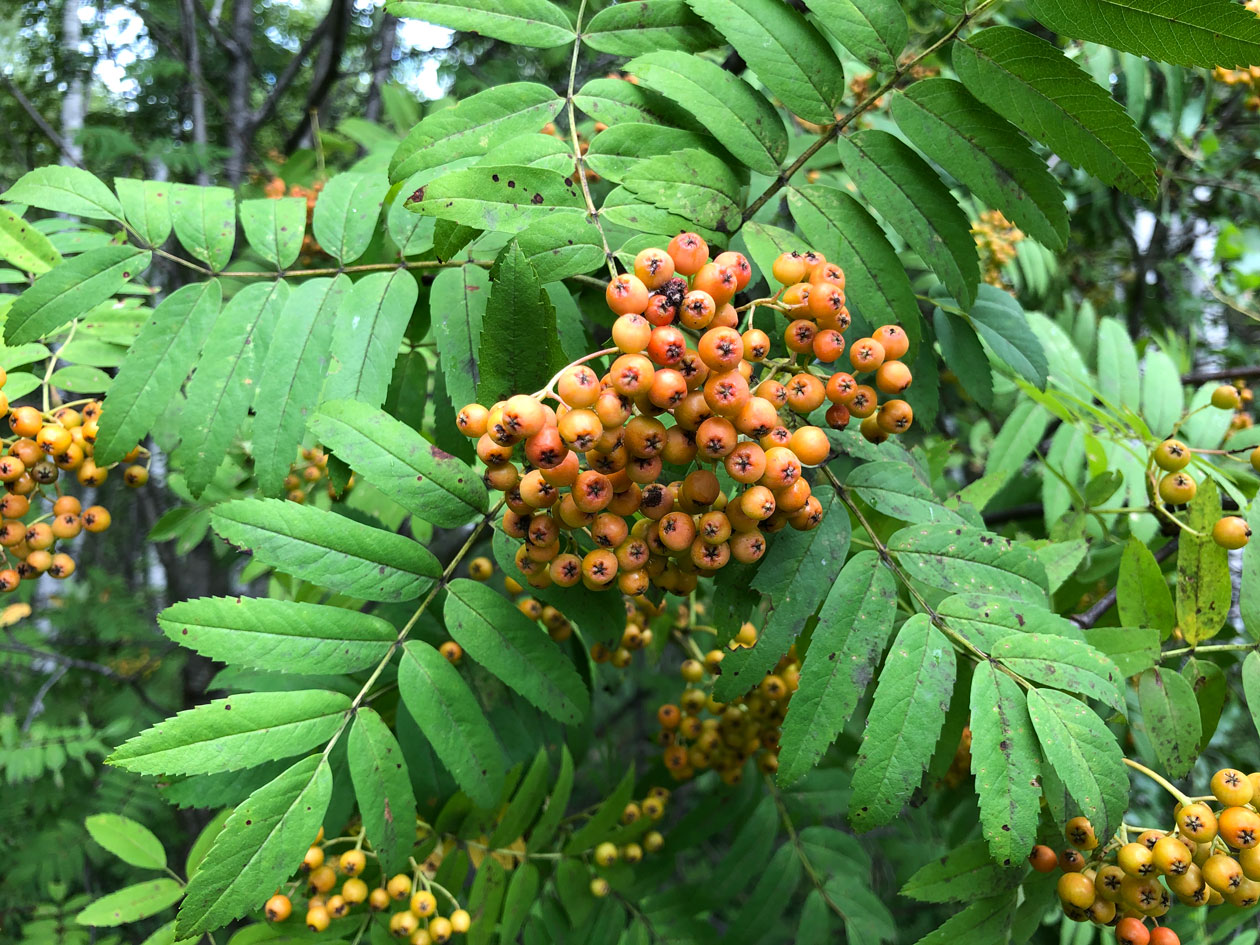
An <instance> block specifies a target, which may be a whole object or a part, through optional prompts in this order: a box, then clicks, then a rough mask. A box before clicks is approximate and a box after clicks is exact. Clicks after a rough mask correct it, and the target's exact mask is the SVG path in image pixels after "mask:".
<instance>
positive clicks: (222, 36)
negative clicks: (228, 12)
mask: <svg viewBox="0 0 1260 945" xmlns="http://www.w3.org/2000/svg"><path fill="white" fill-rule="evenodd" d="M190 2H191V4H192V7H193V9H194V10H195V11H196V13H197V16H198V17H199V18H200V19H201V22H203V23H205V24H206V28H207V29H208V30H210V35H211V36H213V37H214V41H215V42H216V43H218V44H219V45H220V46H222V47H223V48H224V49H225V50H227V54H228V55H229V56H231V57H232V58H233V59H240V58H241V56H242V55H243V52H242V50H241V47H240V45H239V44H238V43H237V42H236V40H234V39H233V38H232V37H231V36H228V35H227V34H226V33H225V32H223V30H221V29H219V21H218V18H217V17H212V16H211V15H210V14H209V13H208V12H207V11H206V8H205V7H204V6H202V5H201V0H190Z"/></svg>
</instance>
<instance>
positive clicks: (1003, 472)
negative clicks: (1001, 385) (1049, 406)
mask: <svg viewBox="0 0 1260 945" xmlns="http://www.w3.org/2000/svg"><path fill="white" fill-rule="evenodd" d="M942 353H944V351H942ZM1050 419H1051V418H1050V414H1049V413H1047V412H1046V410H1045V409H1044V408H1043V407H1041V406H1039V405H1038V404H1035V403H1033V402H1032V401H1022V402H1021V403H1019V404H1018V405H1017V406H1016V407H1015V409H1014V410H1012V411H1011V415H1010V416H1009V417H1007V418H1006V422H1005V423H1003V424H1002V429H1001V430H1000V431H999V432H998V435H997V437H996V439H994V441H993V445H992V446H991V447H990V448H989V455H988V456H987V457H985V463H984V475H983V476H981V477H980V478H979V479H977V480H975V481H974V482H970V483H968V484H967V485H966V486H964V487H963V488H962V489H961V490H960V491H959V493H958V497H959V498H960V499H962V500H963V501H964V502H970V503H971V504H972V505H974V506H975V507H976V508H977V509H984V508H985V507H986V506H988V504H989V503H990V502H992V501H993V499H994V498H996V497H997V494H998V493H999V492H1001V491H1002V489H1003V488H1005V487H1006V485H1007V484H1008V483H1009V482H1010V481H1011V480H1012V479H1013V478H1014V477H1015V475H1016V473H1018V472H1020V470H1022V469H1023V468H1024V461H1025V460H1027V459H1028V456H1029V455H1030V454H1031V453H1032V451H1033V450H1035V449H1036V448H1037V444H1039V443H1040V442H1041V438H1042V436H1044V435H1045V432H1046V428H1047V427H1048V426H1049V425H1050ZM906 521H909V519H907V520H906Z"/></svg>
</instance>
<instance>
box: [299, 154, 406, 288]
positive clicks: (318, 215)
mask: <svg viewBox="0 0 1260 945" xmlns="http://www.w3.org/2000/svg"><path fill="white" fill-rule="evenodd" d="M389 183H390V182H389V181H388V180H386V178H385V175H384V174H381V173H379V172H376V173H370V172H363V171H351V172H348V173H344V174H336V175H334V176H333V177H332V178H331V179H330V180H329V181H328V184H327V186H325V187H324V189H323V190H322V191H321V192H320V195H319V200H317V201H316V202H315V212H314V213H313V214H312V215H311V233H312V235H313V236H314V237H315V240H316V242H318V243H319V245H320V248H321V249H322V250H323V251H324V252H326V253H328V255H330V256H332V257H333V258H334V259H336V260H337V261H339V262H340V263H341V264H342V265H343V266H344V265H346V264H347V263H352V262H354V261H355V260H356V259H358V258H359V257H360V256H362V255H363V253H364V251H365V250H366V249H367V247H368V243H370V242H371V241H372V237H373V236H374V235H375V234H376V221H377V220H378V219H379V218H380V215H381V205H382V204H383V203H384V202H385V195H386V194H387V193H388V192H389Z"/></svg>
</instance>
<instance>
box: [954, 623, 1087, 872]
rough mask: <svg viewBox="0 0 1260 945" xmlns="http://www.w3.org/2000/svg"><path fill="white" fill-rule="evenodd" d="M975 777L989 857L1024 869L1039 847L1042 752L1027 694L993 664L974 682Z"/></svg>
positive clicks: (980, 671) (986, 665)
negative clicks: (1024, 865)
mask: <svg viewBox="0 0 1260 945" xmlns="http://www.w3.org/2000/svg"><path fill="white" fill-rule="evenodd" d="M1024 639H1036V638H1035V637H1031V636H1030V637H1026V638H1024ZM1051 639H1054V638H1051ZM1056 642H1057V643H1059V644H1066V643H1068V642H1069V641H1067V640H1063V639H1062V638H1059V639H1057V640H1056ZM1012 669H1014V667H1012ZM1015 671H1016V672H1018V669H1016V670H1015ZM971 773H972V774H973V775H975V778H976V795H977V797H978V800H979V803H980V827H981V829H982V830H983V831H984V838H985V840H987V841H988V852H990V853H991V854H992V856H993V858H994V859H995V860H997V862H998V864H1000V865H1001V866H1003V867H1015V866H1019V865H1022V864H1023V861H1024V857H1026V856H1027V855H1028V851H1029V850H1031V849H1032V847H1033V844H1034V843H1036V842H1037V813H1038V810H1039V801H1040V796H1041V789H1040V778H1041V753H1040V752H1039V751H1038V749H1037V739H1036V737H1035V736H1034V734H1033V728H1032V722H1031V720H1030V719H1029V718H1028V707H1027V703H1026V701H1025V699H1024V693H1023V690H1022V689H1020V687H1019V684H1018V683H1017V682H1015V680H1014V679H1012V678H1011V677H1010V676H1009V675H1007V674H1006V673H1004V672H1002V671H1001V670H1000V669H999V668H998V666H997V665H995V664H994V663H993V662H985V663H981V664H980V665H978V666H977V667H976V669H975V674H974V675H973V676H972V677H971Z"/></svg>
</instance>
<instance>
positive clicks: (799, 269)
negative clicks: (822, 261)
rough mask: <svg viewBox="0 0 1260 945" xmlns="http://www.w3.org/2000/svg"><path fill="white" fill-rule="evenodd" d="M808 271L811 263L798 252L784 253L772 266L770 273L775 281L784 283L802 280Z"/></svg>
mask: <svg viewBox="0 0 1260 945" xmlns="http://www.w3.org/2000/svg"><path fill="white" fill-rule="evenodd" d="M808 271H809V264H808V263H807V262H806V261H805V258H804V257H803V256H802V255H801V254H800V253H796V252H792V253H783V254H782V255H780V256H779V257H778V258H777V259H775V261H774V263H773V265H772V266H771V267H770V273H771V275H773V276H774V279H775V281H776V282H779V283H781V284H783V285H792V284H794V283H797V282H800V281H801V280H802V279H804V278H805V274H806V273H807V272H808Z"/></svg>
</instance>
